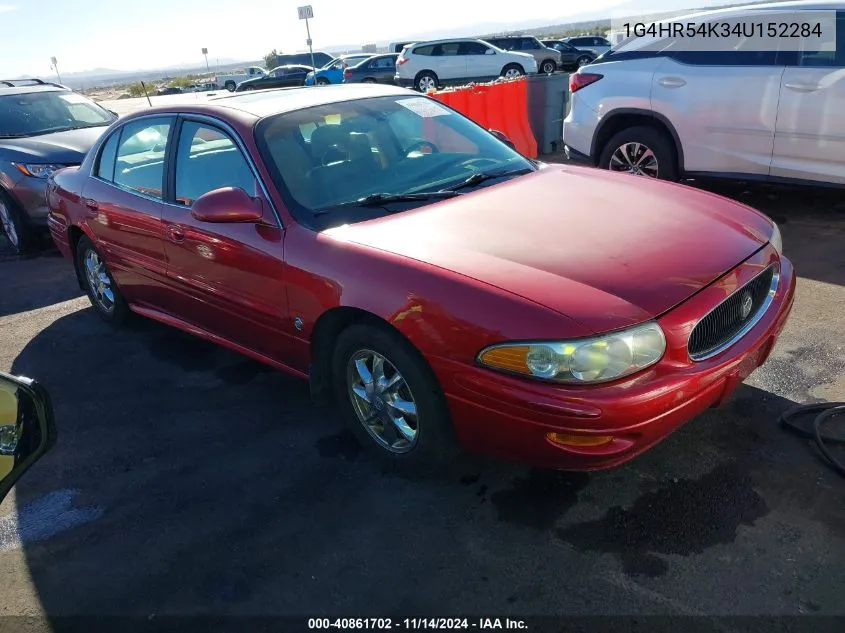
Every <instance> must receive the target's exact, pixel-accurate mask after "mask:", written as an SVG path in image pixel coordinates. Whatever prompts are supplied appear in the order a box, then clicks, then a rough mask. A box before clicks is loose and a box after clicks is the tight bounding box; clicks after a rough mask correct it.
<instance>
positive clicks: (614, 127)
mask: <svg viewBox="0 0 845 633" xmlns="http://www.w3.org/2000/svg"><path fill="white" fill-rule="evenodd" d="M630 127H650V128H652V129H653V130H656V131H657V132H660V133H661V134H663V135H664V136H665V137H666V138H667V139H668V140H669V141H671V142H672V147H673V149H674V150H675V161H676V162H677V164H678V167H679V168H680V167H681V161H680V148H679V147H678V139H677V136H676V135H675V134H674V133H673V131H672V130H671V129H670V128H669V126H668V125H666V124H665V123H664V122H663V121H662V120H660V119H659V118H657V117H654V116H650V115H648V114H645V113H635V112H630V113H629V112H626V113H623V114H617V115H616V116H614V117H612V118H611V119H609V120H608V121H607V122H606V123H605V124H604V125H602V126H601V128H599V131H598V134H597V135H596V139H595V143H594V145H593V151H592V155H591V157H590V158H591V159H592V162H593V164H594V165H598V164H599V157H600V156H601V153H602V150H604V146H605V145H607V142H608V141H609V140H610V139H611V137H613V135H614V134H616V133H617V132H621V131H622V130H625V129H627V128H630Z"/></svg>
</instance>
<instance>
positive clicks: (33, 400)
mask: <svg viewBox="0 0 845 633" xmlns="http://www.w3.org/2000/svg"><path fill="white" fill-rule="evenodd" d="M55 443H56V422H55V418H54V417H53V405H52V402H51V400H50V395H49V394H48V393H47V391H46V389H44V388H43V387H42V386H41V385H39V384H38V383H37V382H35V381H34V380H31V379H30V378H25V377H23V376H12V375H10V374H6V373H3V372H0V502H2V501H3V499H4V498H5V497H6V495H8V494H9V491H10V490H11V489H12V487H13V486H14V485H15V482H17V481H18V480H19V479H20V478H21V476H22V475H23V474H24V473H25V472H26V471H27V470H29V469H30V468H31V467H32V466H33V464H35V462H37V461H38V460H39V459H41V458H42V457H43V456H44V455H45V454H46V453H47V452H48V451H49V450H50V449H51V448H52V447H53V446H54V445H55ZM48 521H49V519H48Z"/></svg>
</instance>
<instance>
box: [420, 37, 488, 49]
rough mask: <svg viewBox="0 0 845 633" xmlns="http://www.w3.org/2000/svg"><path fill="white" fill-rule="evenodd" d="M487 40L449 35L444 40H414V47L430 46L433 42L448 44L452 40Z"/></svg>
mask: <svg viewBox="0 0 845 633" xmlns="http://www.w3.org/2000/svg"><path fill="white" fill-rule="evenodd" d="M482 41H486V40H483V39H479V38H477V37H447V38H446V39H442V40H425V41H423V42H414V47H417V46H430V45H431V44H448V43H450V42H482Z"/></svg>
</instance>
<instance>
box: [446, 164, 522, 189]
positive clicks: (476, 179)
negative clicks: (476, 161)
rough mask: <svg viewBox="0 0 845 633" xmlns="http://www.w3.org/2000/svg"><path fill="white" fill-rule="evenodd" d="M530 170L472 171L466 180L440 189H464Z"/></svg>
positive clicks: (519, 174) (520, 174)
mask: <svg viewBox="0 0 845 633" xmlns="http://www.w3.org/2000/svg"><path fill="white" fill-rule="evenodd" d="M532 171H534V170H533V169H528V168H525V167H523V168H522V169H511V170H505V171H490V172H484V171H479V172H476V173H474V174H473V175H472V176H470V177H469V178H467V179H466V180H464V181H462V182H460V183H458V184H457V185H454V186H452V187H447V188H446V189H443V190H442V191H457V190H458V189H464V188H466V187H474V186H475V185H480V184H481V183H482V182H485V181H487V180H493V179H495V178H504V177H505V176H522V175H524V174H530V173H531V172H532Z"/></svg>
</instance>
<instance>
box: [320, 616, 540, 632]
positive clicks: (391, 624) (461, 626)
mask: <svg viewBox="0 0 845 633" xmlns="http://www.w3.org/2000/svg"><path fill="white" fill-rule="evenodd" d="M308 629H309V630H321V629H322V630H331V629H337V630H371V631H390V630H394V629H395V630H448V629H458V630H473V629H475V630H478V631H496V630H502V631H505V630H510V631H520V630H522V631H526V630H528V624H527V623H526V622H525V620H520V619H513V618H308Z"/></svg>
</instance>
